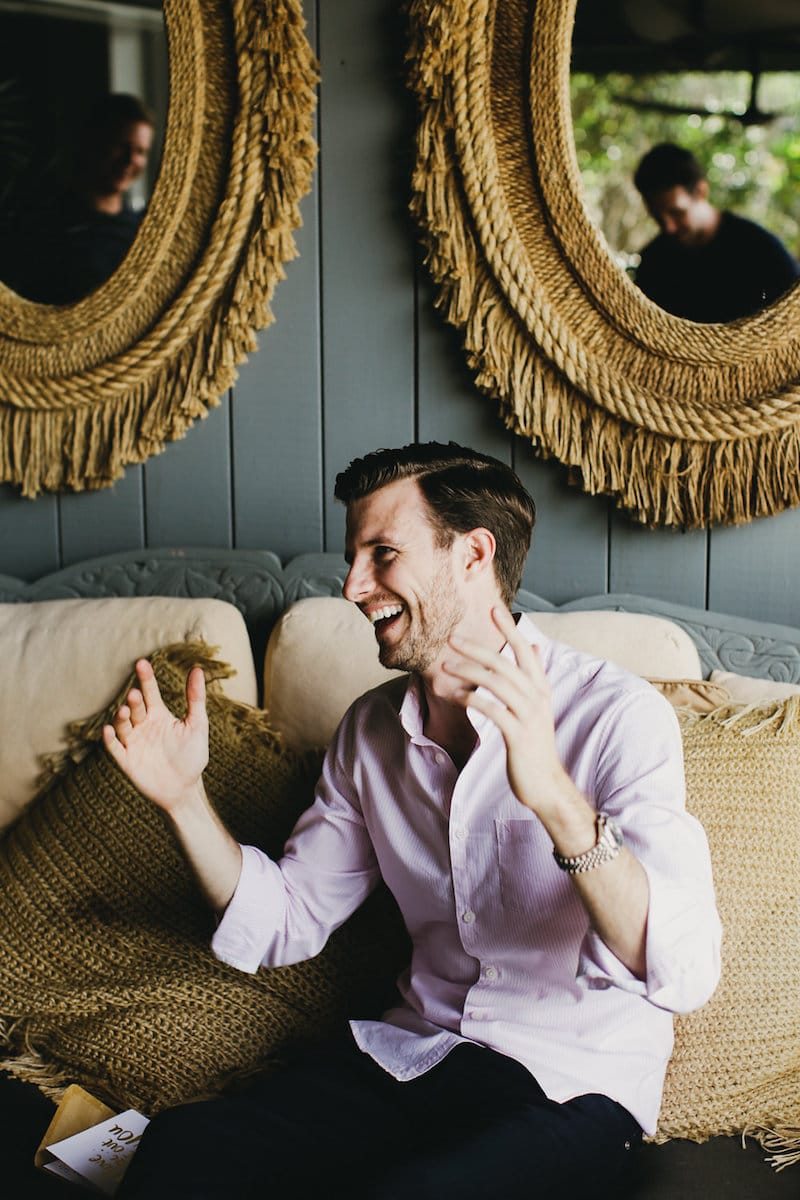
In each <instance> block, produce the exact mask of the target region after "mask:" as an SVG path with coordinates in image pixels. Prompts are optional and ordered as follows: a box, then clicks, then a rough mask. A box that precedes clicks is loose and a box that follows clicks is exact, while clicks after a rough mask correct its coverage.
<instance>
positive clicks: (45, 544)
mask: <svg viewBox="0 0 800 1200" xmlns="http://www.w3.org/2000/svg"><path fill="white" fill-rule="evenodd" d="M60 565H61V559H60V545H59V533H58V503H57V500H56V497H55V496H39V497H38V499H36V500H23V499H22V497H21V496H20V495H19V493H18V492H17V490H16V488H12V487H9V486H8V484H3V485H0V574H2V575H16V576H17V577H18V578H19V579H37V578H38V577H39V576H40V575H46V574H47V573H48V572H49V571H56V570H57V569H58V568H59V566H60Z"/></svg>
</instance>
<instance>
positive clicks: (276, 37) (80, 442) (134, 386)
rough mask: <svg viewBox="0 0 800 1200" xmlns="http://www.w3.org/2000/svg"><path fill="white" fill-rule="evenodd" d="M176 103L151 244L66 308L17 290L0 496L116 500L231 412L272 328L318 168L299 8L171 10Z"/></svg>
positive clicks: (139, 240)
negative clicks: (161, 457) (87, 494)
mask: <svg viewBox="0 0 800 1200" xmlns="http://www.w3.org/2000/svg"><path fill="white" fill-rule="evenodd" d="M164 18H165V25H166V31H167V41H168V47H169V68H170V100H169V112H168V116H167V126H166V131H165V139H164V153H163V157H162V162H161V169H160V173H159V177H158V180H157V183H156V186H155V189H154V191H153V196H152V199H151V201H150V204H149V206H148V209H147V212H146V214H145V216H144V219H143V222H142V225H141V229H140V231H139V234H138V235H137V237H136V240H135V242H134V244H133V246H132V248H131V250H130V252H129V253H128V255H127V256H126V258H125V260H124V261H123V263H122V264H121V266H120V267H119V269H118V270H117V271H116V272H115V274H114V275H113V276H112V277H111V278H110V279H109V280H108V281H107V282H105V283H104V284H103V285H102V286H101V287H99V288H98V289H97V290H96V291H95V292H93V293H92V294H91V295H89V296H87V297H86V298H85V299H83V300H80V301H78V302H77V303H75V304H71V305H65V306H61V307H56V306H49V305H43V304H35V303H32V302H30V301H27V300H23V299H21V298H20V297H19V296H17V295H16V294H15V293H14V292H12V291H10V290H9V289H8V288H7V287H5V286H3V285H0V481H3V482H9V483H13V484H16V485H18V486H19V487H20V488H21V491H22V494H23V495H24V496H28V497H33V496H36V495H37V494H38V493H39V492H40V491H42V490H47V491H61V490H65V489H71V490H76V491H80V490H83V489H85V488H100V487H105V486H107V485H109V484H111V483H112V482H113V481H114V480H115V479H118V478H119V477H120V476H121V475H122V473H123V470H124V467H125V466H126V465H128V464H130V463H138V462H142V461H144V460H145V459H146V458H147V457H149V456H150V455H152V454H156V453H158V452H160V451H161V450H163V448H164V446H165V444H166V442H168V441H170V440H171V439H173V438H176V437H180V436H182V435H183V434H184V433H185V431H186V430H187V428H188V427H189V426H190V425H191V424H192V422H193V421H195V420H196V419H197V418H198V417H202V416H205V415H206V414H207V412H208V410H209V408H210V407H213V406H215V405H217V404H219V400H220V397H221V395H222V394H223V393H224V391H225V389H226V388H228V387H229V386H230V385H231V383H232V382H233V380H234V378H235V376H236V365H237V364H238V363H240V362H242V361H243V360H244V358H245V357H246V355H247V354H248V353H250V352H252V351H253V350H255V349H256V340H255V330H256V329H259V328H263V327H265V326H267V325H268V324H269V323H270V322H271V320H272V314H271V312H270V300H271V297H272V293H273V291H274V288H275V285H276V283H277V282H278V280H279V279H281V278H282V277H283V274H284V272H283V266H282V264H283V263H285V262H286V261H288V260H289V259H291V258H292V257H294V255H295V253H296V249H295V244H294V239H293V236H292V231H293V230H294V229H296V228H297V227H298V225H299V224H300V213H299V209H298V204H299V201H300V199H301V198H302V197H303V196H304V195H305V194H306V192H308V190H309V189H310V186H311V178H312V172H313V169H314V164H315V159H316V146H315V143H314V140H313V132H312V131H313V114H314V108H315V104H316V84H317V64H316V61H315V58H314V54H313V52H312V50H311V48H310V46H309V44H308V42H307V40H306V37H305V33H304V21H303V18H302V11H301V3H300V0H164Z"/></svg>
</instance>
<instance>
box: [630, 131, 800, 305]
mask: <svg viewBox="0 0 800 1200" xmlns="http://www.w3.org/2000/svg"><path fill="white" fill-rule="evenodd" d="M634 182H635V184H636V187H637V188H638V190H639V192H640V194H641V196H642V198H643V200H644V202H645V204H646V206H647V210H648V212H649V213H650V216H651V217H652V218H653V220H654V221H655V222H656V223H657V224H658V226H659V229H660V231H661V232H660V233H659V234H658V236H657V237H656V238H654V239H653V241H651V242H650V243H649V244H648V245H647V246H645V248H644V250H643V251H642V256H641V264H640V266H639V269H638V270H637V272H636V284H637V286H638V287H639V288H641V290H642V291H643V292H644V293H645V295H647V296H649V297H650V299H651V300H653V301H654V302H655V303H656V304H658V305H659V306H660V307H661V308H663V309H665V311H666V312H670V313H674V314H675V315H676V316H679V317H686V318H688V319H689V320H690V321H698V322H705V323H712V322H727V321H735V320H736V319H737V318H739V317H746V316H750V315H751V314H752V313H755V312H758V311H759V310H760V309H762V308H765V307H766V306H767V305H769V304H771V303H772V302H773V301H774V300H777V299H778V297H779V296H782V295H783V293H784V292H785V291H787V290H788V289H789V288H790V287H791V286H792V284H793V283H794V281H795V280H796V278H797V276H798V264H797V263H796V262H795V260H794V259H793V258H792V257H791V255H790V254H788V252H787V251H786V249H785V248H784V246H783V245H782V244H781V242H780V241H779V240H778V239H777V238H776V237H775V236H774V235H773V234H771V233H769V232H768V231H767V230H766V229H763V228H762V227H761V226H760V225H757V224H756V223H755V222H754V221H750V220H747V219H746V218H745V217H740V216H737V215H735V214H734V213H730V212H722V211H720V210H719V209H718V208H715V207H714V205H713V204H711V202H710V201H709V198H708V195H709V188H708V180H707V179H706V177H705V173H704V171H703V168H702V167H701V166H700V164H699V163H698V161H697V159H696V158H695V157H694V155H692V154H691V153H690V152H689V151H688V150H684V149H682V148H681V147H680V146H675V145H673V144H672V143H669V142H664V143H661V144H660V145H658V146H654V147H653V149H652V150H650V151H649V152H648V153H647V154H646V155H645V156H644V158H643V159H642V161H641V162H640V163H639V166H638V168H637V170H636V174H635V176H634Z"/></svg>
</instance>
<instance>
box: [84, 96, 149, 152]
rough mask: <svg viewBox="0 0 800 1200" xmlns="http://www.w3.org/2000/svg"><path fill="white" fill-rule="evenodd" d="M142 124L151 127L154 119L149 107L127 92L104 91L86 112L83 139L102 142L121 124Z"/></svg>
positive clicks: (119, 127) (120, 126)
mask: <svg viewBox="0 0 800 1200" xmlns="http://www.w3.org/2000/svg"><path fill="white" fill-rule="evenodd" d="M133 124H143V125H149V126H150V127H151V128H152V129H155V127H156V119H155V116H154V115H153V112H152V110H151V109H149V108H148V107H147V105H146V104H145V103H144V102H143V101H142V100H140V99H139V97H138V96H133V95H131V94H130V93H129V92H104V93H103V94H102V95H101V96H97V97H95V99H94V101H93V102H92V104H91V105H90V107H89V108H88V110H87V112H86V117H85V120H84V123H83V139H84V141H86V142H91V141H93V140H96V141H99V142H104V141H106V140H107V139H108V138H110V137H112V136H113V135H114V134H115V133H116V132H117V131H118V130H119V129H121V128H122V126H123V125H133Z"/></svg>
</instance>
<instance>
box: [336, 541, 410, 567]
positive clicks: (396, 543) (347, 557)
mask: <svg viewBox="0 0 800 1200" xmlns="http://www.w3.org/2000/svg"><path fill="white" fill-rule="evenodd" d="M399 545H400V540H399V538H396V537H385V536H384V537H381V536H378V537H372V538H367V539H366V541H363V542H359V546H360V547H362V548H367V547H369V546H391V547H394V546H399ZM353 558H354V553H353V551H352V550H345V552H344V561H345V562H346V563H347V564H348V566H352V563H353Z"/></svg>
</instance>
